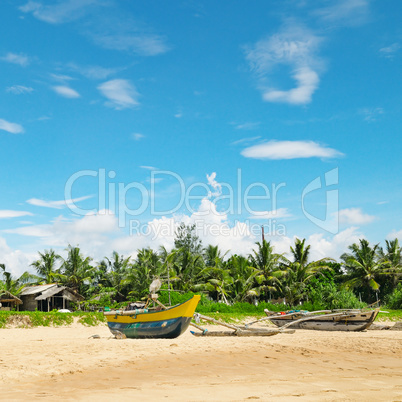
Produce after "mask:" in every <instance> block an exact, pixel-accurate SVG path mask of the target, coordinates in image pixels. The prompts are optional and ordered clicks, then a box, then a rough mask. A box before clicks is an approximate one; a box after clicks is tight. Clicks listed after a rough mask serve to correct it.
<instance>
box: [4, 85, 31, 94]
mask: <svg viewBox="0 0 402 402" xmlns="http://www.w3.org/2000/svg"><path fill="white" fill-rule="evenodd" d="M33 90H34V89H33V88H31V87H24V86H23V85H13V86H12V87H7V88H6V92H10V93H12V94H15V95H21V94H29V93H31V92H33Z"/></svg>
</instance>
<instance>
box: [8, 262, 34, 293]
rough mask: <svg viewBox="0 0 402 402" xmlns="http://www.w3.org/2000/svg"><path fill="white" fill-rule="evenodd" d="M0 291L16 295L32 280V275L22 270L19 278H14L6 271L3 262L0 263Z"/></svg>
mask: <svg viewBox="0 0 402 402" xmlns="http://www.w3.org/2000/svg"><path fill="white" fill-rule="evenodd" d="M0 274H1V276H2V279H0V293H2V292H9V293H11V294H13V295H14V296H18V295H19V294H20V293H21V292H22V290H23V289H24V287H25V285H26V284H27V283H30V282H32V275H31V274H29V273H28V272H24V273H23V274H22V275H21V276H20V277H19V278H14V277H13V276H12V275H11V273H10V272H8V271H6V266H5V264H0Z"/></svg>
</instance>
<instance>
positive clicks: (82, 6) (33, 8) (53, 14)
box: [19, 0, 98, 24]
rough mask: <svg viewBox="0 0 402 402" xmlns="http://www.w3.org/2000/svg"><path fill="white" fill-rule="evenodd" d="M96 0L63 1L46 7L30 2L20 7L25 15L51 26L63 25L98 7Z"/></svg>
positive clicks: (39, 3)
mask: <svg viewBox="0 0 402 402" xmlns="http://www.w3.org/2000/svg"><path fill="white" fill-rule="evenodd" d="M97 3H98V2H97V1H96V0H63V1H59V2H57V3H55V4H51V5H44V4H42V3H41V2H36V1H28V3H26V4H25V5H23V6H21V7H19V10H20V11H22V12H24V13H32V15H33V16H34V17H35V18H37V19H38V20H41V21H44V22H47V23H49V24H62V23H65V22H70V21H73V20H76V19H79V18H81V17H82V16H84V15H85V14H86V12H87V11H88V7H89V6H92V5H96V4H97Z"/></svg>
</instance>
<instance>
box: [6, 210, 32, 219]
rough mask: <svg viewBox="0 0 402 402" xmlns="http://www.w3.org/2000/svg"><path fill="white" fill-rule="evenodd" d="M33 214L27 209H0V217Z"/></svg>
mask: <svg viewBox="0 0 402 402" xmlns="http://www.w3.org/2000/svg"><path fill="white" fill-rule="evenodd" d="M27 215H31V216H32V215H33V214H32V213H31V212H27V211H13V210H9V209H0V219H7V218H18V217H20V216H27Z"/></svg>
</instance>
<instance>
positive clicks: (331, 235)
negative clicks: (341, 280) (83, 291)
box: [0, 0, 402, 275]
mask: <svg viewBox="0 0 402 402" xmlns="http://www.w3.org/2000/svg"><path fill="white" fill-rule="evenodd" d="M0 9H1V14H0V15H1V17H0V18H1V24H0V35H1V37H2V38H3V40H2V41H1V43H0V68H1V72H2V73H1V74H0V93H1V96H0V153H1V158H0V163H1V173H2V174H1V177H0V191H1V198H0V262H5V263H6V264H7V267H8V269H10V270H11V271H12V272H13V273H15V274H16V275H17V274H20V273H22V272H23V271H25V270H26V269H30V270H31V268H29V264H30V263H31V262H32V261H33V260H34V259H35V258H36V255H37V254H36V253H37V251H43V250H45V249H50V248H54V249H56V250H57V251H60V252H63V250H64V249H65V248H66V246H67V245H68V244H72V245H74V246H75V245H79V246H80V247H81V248H82V250H83V252H84V253H86V254H90V255H92V256H93V257H94V258H95V260H100V259H101V258H102V257H104V256H105V255H110V254H111V253H112V251H113V250H116V251H119V252H121V253H123V254H124V255H129V254H132V255H134V254H135V252H136V250H137V249H139V248H141V247H148V246H150V247H152V248H155V249H157V248H158V247H159V246H161V245H164V246H166V247H167V248H170V247H172V245H173V239H174V230H175V228H176V226H177V225H178V224H179V222H182V221H183V222H185V223H188V224H190V223H196V225H197V230H198V233H199V235H200V237H201V238H202V239H203V241H204V243H205V244H208V243H212V244H219V245H220V247H221V248H222V249H223V250H224V251H226V250H230V253H243V254H247V253H249V252H250V250H251V248H252V247H253V244H254V243H255V241H257V240H260V227H261V225H264V226H265V232H266V234H267V239H268V240H271V241H272V242H273V244H274V245H275V247H276V250H277V251H278V252H285V251H287V250H288V249H289V245H290V244H292V242H293V240H294V237H295V236H297V237H305V238H307V240H308V242H309V244H311V246H312V252H313V257H314V258H319V257H323V256H330V257H333V258H338V257H339V255H340V254H342V253H343V252H344V251H346V249H347V246H348V245H349V244H351V243H353V242H356V241H357V240H358V239H359V238H362V237H365V238H367V239H368V240H369V241H370V242H372V243H379V242H380V243H381V244H383V242H384V240H385V239H388V238H395V237H399V238H402V227H401V222H402V211H401V200H402V190H401V188H402V186H401V175H400V167H401V163H400V154H401V139H400V134H401V119H400V115H401V90H402V87H401V75H400V72H401V67H402V65H401V55H402V48H401V46H402V29H401V27H400V20H401V11H402V5H401V3H400V2H399V1H396V0H394V1H387V2H382V1H379V0H377V1H374V0H347V1H344V0H339V1H336V2H333V1H325V0H322V1H303V0H285V1H279V0H278V1H270V2H267V1H259V0H257V1H253V2H246V1H237V2H233V1H219V2H216V1H215V2H213V1H190V0H186V1H177V2H173V3H172V2H162V1H147V2H132V1H128V0H120V1H117V0H115V1H114V0H65V1H46V2H45V1H26V0H25V1H17V0H13V1H11V0H6V1H3V2H2V5H1V6H0Z"/></svg>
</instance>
